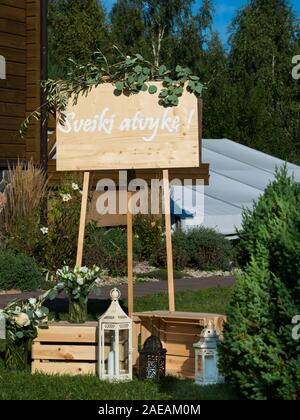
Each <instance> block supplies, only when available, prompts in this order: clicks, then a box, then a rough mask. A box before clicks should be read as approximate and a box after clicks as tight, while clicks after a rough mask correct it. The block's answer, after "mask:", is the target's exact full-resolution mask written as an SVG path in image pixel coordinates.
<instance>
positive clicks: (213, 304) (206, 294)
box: [134, 287, 232, 314]
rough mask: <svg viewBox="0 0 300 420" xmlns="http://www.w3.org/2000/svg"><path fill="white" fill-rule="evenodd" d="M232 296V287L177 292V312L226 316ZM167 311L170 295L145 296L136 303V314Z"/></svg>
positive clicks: (136, 300)
mask: <svg viewBox="0 0 300 420" xmlns="http://www.w3.org/2000/svg"><path fill="white" fill-rule="evenodd" d="M231 294H232V288H231V287H213V288H210V289H203V290H184V291H181V292H177V293H175V303H176V310H177V311H185V312H210V313H219V314H225V313H226V308H227V305H228V303H229V300H230V297H231ZM167 309H168V295H167V294H166V293H159V294H156V295H149V296H144V297H142V298H138V299H135V301H134V311H135V312H142V311H155V310H167Z"/></svg>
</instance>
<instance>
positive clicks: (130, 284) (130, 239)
mask: <svg viewBox="0 0 300 420" xmlns="http://www.w3.org/2000/svg"><path fill="white" fill-rule="evenodd" d="M131 197H132V192H131V191H128V192H127V271H128V316H130V317H131V315H132V313H133V229H132V211H131Z"/></svg>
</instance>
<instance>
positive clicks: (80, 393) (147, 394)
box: [0, 362, 237, 401]
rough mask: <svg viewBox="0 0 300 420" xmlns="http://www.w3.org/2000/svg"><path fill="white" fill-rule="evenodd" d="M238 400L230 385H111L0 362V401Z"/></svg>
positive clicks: (177, 382)
mask: <svg viewBox="0 0 300 420" xmlns="http://www.w3.org/2000/svg"><path fill="white" fill-rule="evenodd" d="M175 399H179V400H234V399H237V395H236V394H235V392H234V391H233V390H232V389H231V388H230V387H228V386H227V385H215V386H207V387H201V386H198V385H195V384H194V383H193V381H192V380H180V379H177V378H172V377H167V378H164V379H163V380H161V381H141V380H138V379H134V380H133V381H132V382H128V383H126V384H123V383H115V384H113V383H109V382H100V381H99V379H98V378H97V377H95V376H76V377H70V376H47V375H41V374H35V375H31V374H30V371H24V372H13V371H8V370H6V369H5V368H4V367H3V364H2V363H1V362H0V400H98V401H99V400H175Z"/></svg>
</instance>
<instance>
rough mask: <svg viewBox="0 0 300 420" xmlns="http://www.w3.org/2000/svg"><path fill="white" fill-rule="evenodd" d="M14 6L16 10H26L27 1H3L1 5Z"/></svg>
mask: <svg viewBox="0 0 300 420" xmlns="http://www.w3.org/2000/svg"><path fill="white" fill-rule="evenodd" d="M4 4H5V5H6V6H12V7H14V8H16V9H24V10H25V7H26V6H25V1H24V0H1V5H4Z"/></svg>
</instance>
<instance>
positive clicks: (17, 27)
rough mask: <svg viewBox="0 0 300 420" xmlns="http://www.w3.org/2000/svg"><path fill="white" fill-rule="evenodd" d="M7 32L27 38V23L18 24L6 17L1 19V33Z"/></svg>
mask: <svg viewBox="0 0 300 420" xmlns="http://www.w3.org/2000/svg"><path fill="white" fill-rule="evenodd" d="M1 32H2V33H3V32H6V33H10V34H15V35H22V36H24V37H25V34H26V26H25V22H17V21H13V20H9V19H5V18H4V17H0V33H1Z"/></svg>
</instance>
